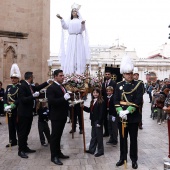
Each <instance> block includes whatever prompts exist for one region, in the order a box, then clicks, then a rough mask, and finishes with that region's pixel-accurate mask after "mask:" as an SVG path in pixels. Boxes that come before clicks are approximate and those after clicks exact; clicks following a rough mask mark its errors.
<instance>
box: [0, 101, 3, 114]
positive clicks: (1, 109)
mask: <svg viewBox="0 0 170 170" xmlns="http://www.w3.org/2000/svg"><path fill="white" fill-rule="evenodd" d="M1 114H2V115H3V114H4V102H3V101H0V115H1Z"/></svg>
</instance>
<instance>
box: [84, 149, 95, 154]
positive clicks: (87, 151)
mask: <svg viewBox="0 0 170 170" xmlns="http://www.w3.org/2000/svg"><path fill="white" fill-rule="evenodd" d="M86 153H89V154H92V155H93V154H94V153H93V152H91V151H90V150H86Z"/></svg>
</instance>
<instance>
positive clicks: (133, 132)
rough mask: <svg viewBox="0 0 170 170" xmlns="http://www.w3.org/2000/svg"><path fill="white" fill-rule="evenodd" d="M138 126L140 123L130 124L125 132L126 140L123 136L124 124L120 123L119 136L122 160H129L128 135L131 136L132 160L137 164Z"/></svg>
mask: <svg viewBox="0 0 170 170" xmlns="http://www.w3.org/2000/svg"><path fill="white" fill-rule="evenodd" d="M138 124H139V123H128V124H127V127H126V128H125V130H124V138H123V136H122V123H118V128H119V136H120V159H121V160H127V153H128V146H127V137H128V133H129V136H130V159H131V160H132V161H133V162H135V161H137V160H138V144H137V137H138Z"/></svg>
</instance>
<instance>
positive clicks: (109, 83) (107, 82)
mask: <svg viewBox="0 0 170 170" xmlns="http://www.w3.org/2000/svg"><path fill="white" fill-rule="evenodd" d="M111 77H112V74H111V72H110V71H109V70H106V71H105V77H104V78H105V81H104V82H103V83H102V96H103V100H104V101H105V103H107V93H106V88H107V87H108V86H111V87H113V89H115V87H116V82H115V81H113V80H112V79H111ZM104 112H105V113H104V129H105V132H104V134H103V137H106V136H109V130H108V120H107V114H108V112H107V107H105V109H104Z"/></svg>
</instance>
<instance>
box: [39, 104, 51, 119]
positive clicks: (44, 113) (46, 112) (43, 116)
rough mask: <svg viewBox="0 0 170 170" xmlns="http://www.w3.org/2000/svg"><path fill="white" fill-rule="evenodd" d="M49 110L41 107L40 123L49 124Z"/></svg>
mask: <svg viewBox="0 0 170 170" xmlns="http://www.w3.org/2000/svg"><path fill="white" fill-rule="evenodd" d="M48 115H49V110H48V108H47V107H41V108H39V109H38V121H39V122H48Z"/></svg>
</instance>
